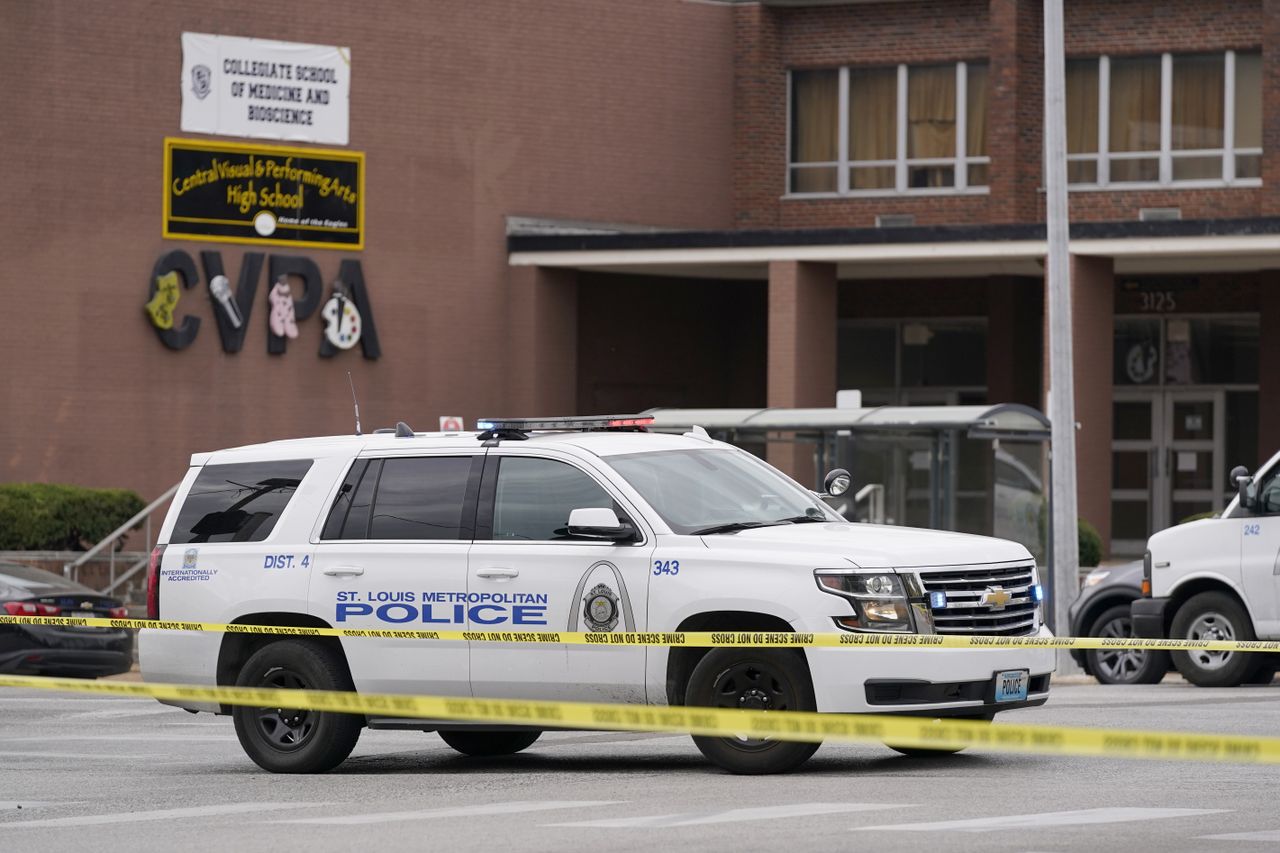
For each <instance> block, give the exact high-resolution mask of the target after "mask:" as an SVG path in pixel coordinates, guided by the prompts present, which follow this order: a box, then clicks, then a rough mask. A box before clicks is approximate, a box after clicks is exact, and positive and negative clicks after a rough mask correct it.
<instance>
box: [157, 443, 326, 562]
mask: <svg viewBox="0 0 1280 853" xmlns="http://www.w3.org/2000/svg"><path fill="white" fill-rule="evenodd" d="M311 463H312V460H310V459H290V460H285V461H278V462H245V463H241V464H237V465H206V466H204V468H202V469H200V473H199V474H198V475H197V476H196V481H195V483H193V484H192V486H191V491H190V492H189V493H188V494H187V499H186V501H185V502H184V503H183V504H182V511H181V512H180V513H178V520H177V523H176V524H175V525H174V528H173V536H172V537H171V538H170V540H169V541H170V542H171V543H174V544H183V543H187V542H261V541H262V540H263V539H266V538H267V537H268V536H270V535H271V530H272V529H273V528H274V527H275V526H276V520H277V519H279V518H280V514H281V513H282V512H284V510H285V507H287V506H288V505H289V501H291V500H292V499H293V496H294V495H295V494H297V492H298V486H299V485H300V484H301V483H302V478H303V477H305V476H306V474H307V471H309V470H310V469H311Z"/></svg>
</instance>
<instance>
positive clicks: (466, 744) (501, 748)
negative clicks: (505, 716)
mask: <svg viewBox="0 0 1280 853" xmlns="http://www.w3.org/2000/svg"><path fill="white" fill-rule="evenodd" d="M541 736H542V732H507V731H488V732H440V739H441V740H443V741H444V742H445V743H447V744H449V746H451V747H453V748H454V749H456V750H458V752H461V753H462V754H463V755H471V756H474V757H476V758H490V757H492V756H495V755H515V754H516V753H517V752H519V751H520V750H522V749H527V748H529V747H530V746H532V745H533V742H534V741H535V740H537V739H538V738H539V737H541Z"/></svg>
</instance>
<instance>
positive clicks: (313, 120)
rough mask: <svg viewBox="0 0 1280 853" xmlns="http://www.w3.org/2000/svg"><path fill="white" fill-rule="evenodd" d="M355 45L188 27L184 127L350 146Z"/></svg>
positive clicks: (184, 46) (184, 39)
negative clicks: (253, 36)
mask: <svg viewBox="0 0 1280 853" xmlns="http://www.w3.org/2000/svg"><path fill="white" fill-rule="evenodd" d="M350 95H351V51H350V50H349V49H347V48H345V47H329V46H327V45H317V44H298V43H296V42H288V41H267V40H266V39H249V38H238V37H236V36H215V35H207V34H205V33H183V34H182V129H183V130H184V131H188V132H192V133H217V134H222V135H224V136H249V137H257V138H259V139H287V140H290V141H293V142H327V143H330V144H337V145H346V144H347V130H348V112H349V110H348V106H349V104H350Z"/></svg>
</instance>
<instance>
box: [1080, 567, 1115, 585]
mask: <svg viewBox="0 0 1280 853" xmlns="http://www.w3.org/2000/svg"><path fill="white" fill-rule="evenodd" d="M1109 574H1111V570H1110V569H1094V570H1093V571H1091V572H1089V574H1087V575H1085V576H1084V586H1085V588H1086V589H1087V588H1089V587H1091V586H1097V585H1098V584H1100V583H1102V582H1103V581H1104V580H1106V579H1107V575H1109Z"/></svg>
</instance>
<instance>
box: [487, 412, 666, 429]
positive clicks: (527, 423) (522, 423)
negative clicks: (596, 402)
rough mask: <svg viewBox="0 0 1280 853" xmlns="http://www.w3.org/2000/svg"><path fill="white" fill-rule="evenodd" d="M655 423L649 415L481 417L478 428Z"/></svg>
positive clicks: (605, 426)
mask: <svg viewBox="0 0 1280 853" xmlns="http://www.w3.org/2000/svg"><path fill="white" fill-rule="evenodd" d="M651 423H653V418H652V417H651V416H648V415H592V416H590V417H578V418H481V419H480V420H478V421H476V429H478V430H483V431H490V430H515V431H517V432H531V431H533V430H540V429H580V430H591V429H642V428H644V427H647V426H648V425H649V424H651Z"/></svg>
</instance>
